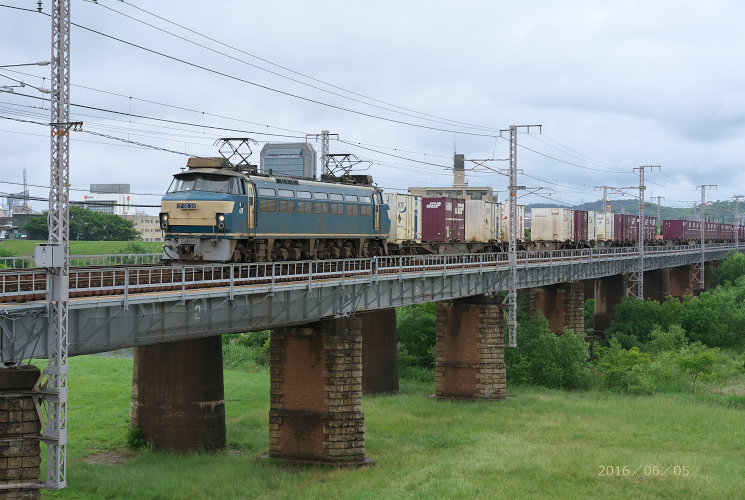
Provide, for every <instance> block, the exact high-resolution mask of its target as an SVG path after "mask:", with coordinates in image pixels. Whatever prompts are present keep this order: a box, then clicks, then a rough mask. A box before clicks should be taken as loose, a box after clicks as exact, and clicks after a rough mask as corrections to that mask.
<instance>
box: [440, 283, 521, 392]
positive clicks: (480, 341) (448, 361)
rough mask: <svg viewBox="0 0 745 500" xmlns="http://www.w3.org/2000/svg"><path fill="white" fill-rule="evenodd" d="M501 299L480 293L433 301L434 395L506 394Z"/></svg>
mask: <svg viewBox="0 0 745 500" xmlns="http://www.w3.org/2000/svg"><path fill="white" fill-rule="evenodd" d="M501 301H502V299H501V297H488V296H484V295H480V296H476V297H467V298H465V299H459V300H453V301H446V302H438V303H437V327H436V333H437V339H436V358H435V397H437V398H439V399H459V400H496V399H504V398H506V397H507V369H506V368H505V364H504V324H503V316H502V309H501V306H500V304H501Z"/></svg>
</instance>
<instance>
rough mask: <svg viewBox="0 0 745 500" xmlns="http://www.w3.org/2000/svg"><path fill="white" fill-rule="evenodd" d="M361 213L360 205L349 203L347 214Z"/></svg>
mask: <svg viewBox="0 0 745 500" xmlns="http://www.w3.org/2000/svg"><path fill="white" fill-rule="evenodd" d="M359 214H360V206H359V205H347V215H359Z"/></svg>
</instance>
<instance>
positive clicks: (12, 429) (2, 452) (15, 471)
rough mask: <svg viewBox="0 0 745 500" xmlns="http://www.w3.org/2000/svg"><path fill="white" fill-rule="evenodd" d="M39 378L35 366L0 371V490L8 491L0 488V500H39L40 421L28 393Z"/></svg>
mask: <svg viewBox="0 0 745 500" xmlns="http://www.w3.org/2000/svg"><path fill="white" fill-rule="evenodd" d="M39 376H40V372H39V369H38V368H37V367H35V366H30V365H26V366H22V367H18V368H0V485H2V486H0V487H2V488H8V489H0V499H3V500H6V499H7V500H11V499H12V500H16V499H32V498H41V495H40V493H39V489H38V485H39V482H40V471H39V464H41V447H40V445H39V443H40V438H41V436H40V433H41V422H40V421H39V413H38V412H37V411H36V405H35V403H34V400H33V397H32V395H31V393H30V391H31V390H32V389H33V387H34V385H35V384H36V382H37V381H38V380H39ZM24 484H25V485H35V486H36V488H33V487H32V488H28V487H27V488H23V487H22V485H24ZM8 485H18V486H20V487H17V488H9V487H8Z"/></svg>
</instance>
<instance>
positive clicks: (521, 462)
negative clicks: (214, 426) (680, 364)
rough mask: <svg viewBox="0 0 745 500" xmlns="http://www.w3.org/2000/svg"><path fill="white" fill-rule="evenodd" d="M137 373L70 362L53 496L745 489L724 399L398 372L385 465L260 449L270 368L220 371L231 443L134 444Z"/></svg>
mask: <svg viewBox="0 0 745 500" xmlns="http://www.w3.org/2000/svg"><path fill="white" fill-rule="evenodd" d="M131 374H132V361H131V360H129V359H121V358H105V357H99V356H87V357H79V358H73V359H71V361H70V407H69V408H70V410H69V412H70V414H69V415H70V416H69V429H70V444H69V461H68V484H69V487H68V488H67V489H66V490H63V491H59V492H54V493H51V492H45V495H50V496H55V497H61V498H76V499H78V498H133V499H134V498H137V499H145V498H153V499H155V498H158V499H165V498H175V499H195V498H220V499H231V498H236V499H237V498H268V499H273V500H275V499H279V498H288V499H296V498H426V499H439V498H469V499H470V498H541V497H544V498H545V497H550V498H573V499H574V498H717V499H724V498H742V497H743V492H744V491H745V474H743V471H744V470H745V410H743V409H742V408H743V406H742V405H741V404H740V406H739V408H738V407H728V406H727V403H728V402H730V403H731V402H732V400H729V399H726V398H725V397H723V398H724V399H721V400H716V399H711V397H710V396H709V397H708V398H707V399H704V398H702V397H700V396H693V395H677V396H654V397H629V396H618V395H610V394H607V393H598V392H584V393H566V392H562V391H554V390H548V389H538V388H533V387H516V388H510V390H509V393H510V398H509V399H508V400H507V401H500V402H492V403H454V402H442V401H435V400H432V399H430V398H428V397H427V396H428V395H429V394H431V393H432V392H433V387H432V386H431V385H430V384H423V383H413V382H404V383H403V384H402V391H401V394H399V395H397V396H375V397H365V401H364V411H365V415H366V427H367V452H368V455H369V456H370V457H372V458H373V459H375V460H377V462H378V463H377V465H375V466H371V467H367V468H364V469H356V470H333V469H328V468H303V467H283V466H278V465H276V464H272V463H270V462H267V461H265V460H261V459H260V458H259V456H260V455H261V454H263V453H265V452H266V451H267V449H268V431H267V423H268V422H267V421H268V407H269V401H268V395H269V387H268V386H269V376H268V374H267V373H264V372H259V373H249V372H245V371H238V370H226V372H225V398H226V409H227V414H228V417H227V418H228V419H227V425H228V443H229V449H228V450H227V451H225V452H224V453H218V454H214V455H209V454H193V455H188V456H179V455H175V454H162V453H156V452H153V451H151V450H140V451H135V452H129V451H127V450H126V448H125V441H126V432H127V422H128V418H129V403H130V390H131V389H130V383H131ZM738 401H739V400H738ZM740 403H741V402H740ZM122 459H123V461H122V462H121V463H116V462H118V461H120V460H122ZM600 466H619V472H620V474H621V476H620V477H618V476H617V475H615V469H613V471H612V474H613V475H612V476H610V477H608V476H600V475H599V474H600V472H601V469H600ZM624 466H628V467H629V471H628V474H629V475H628V476H626V477H624V476H623V467H624ZM645 466H649V469H645ZM654 466H657V467H659V469H652V467H654ZM669 466H672V467H671V468H670V469H668V467H669ZM675 466H679V467H682V466H686V470H687V471H688V474H687V475H685V476H684V475H682V474H684V470H683V469H682V468H675ZM639 467H641V468H639ZM634 470H636V473H635V474H634V475H631V473H632V472H633V471H634ZM655 471H656V474H657V475H654V474H655ZM665 471H666V472H665ZM645 472H647V473H649V475H645ZM663 472H665V474H664V475H662V473H663ZM676 473H677V475H676Z"/></svg>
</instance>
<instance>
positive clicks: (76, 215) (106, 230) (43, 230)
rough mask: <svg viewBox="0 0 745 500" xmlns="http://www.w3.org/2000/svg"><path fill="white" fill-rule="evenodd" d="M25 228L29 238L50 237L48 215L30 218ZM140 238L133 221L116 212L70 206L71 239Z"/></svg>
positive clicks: (123, 239) (112, 239)
mask: <svg viewBox="0 0 745 500" xmlns="http://www.w3.org/2000/svg"><path fill="white" fill-rule="evenodd" d="M25 229H26V231H27V233H28V235H29V239H39V240H44V239H47V238H48V237H49V228H48V226H47V217H46V216H43V217H35V218H33V219H29V221H28V223H26V226H25ZM139 239H140V233H139V232H138V231H137V230H135V228H134V223H133V222H132V221H128V220H127V219H124V218H123V217H119V216H118V215H114V214H104V213H100V212H94V211H93V210H86V209H85V208H81V207H70V240H76V241H131V240H139Z"/></svg>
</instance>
